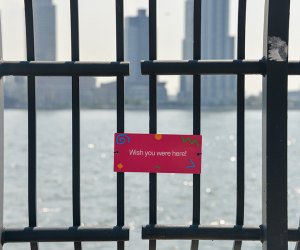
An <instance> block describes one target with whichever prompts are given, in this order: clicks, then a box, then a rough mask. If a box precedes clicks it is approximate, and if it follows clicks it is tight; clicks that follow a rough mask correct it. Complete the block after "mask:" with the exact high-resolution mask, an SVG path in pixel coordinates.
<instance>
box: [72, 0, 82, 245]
mask: <svg viewBox="0 0 300 250" xmlns="http://www.w3.org/2000/svg"><path fill="white" fill-rule="evenodd" d="M70 12H71V51H72V61H79V26H78V25H79V20H78V0H70ZM72 151H73V152H72V191H73V225H74V226H80V224H81V218H80V100H79V77H78V76H72ZM74 248H75V250H80V249H81V242H74Z"/></svg>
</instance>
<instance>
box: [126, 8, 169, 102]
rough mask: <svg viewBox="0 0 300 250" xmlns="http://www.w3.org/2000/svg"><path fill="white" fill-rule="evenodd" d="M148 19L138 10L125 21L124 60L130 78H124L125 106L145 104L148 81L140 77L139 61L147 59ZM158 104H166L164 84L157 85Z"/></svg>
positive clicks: (147, 97) (146, 78)
mask: <svg viewBox="0 0 300 250" xmlns="http://www.w3.org/2000/svg"><path fill="white" fill-rule="evenodd" d="M148 27H149V17H148V16H147V15H146V10H144V9H140V10H138V15H137V16H133V17H127V18H126V19H125V60H126V61H129V62H130V76H129V77H127V78H126V84H125V100H126V102H127V104H129V105H130V104H132V105H136V104H147V103H148V99H149V81H148V77H147V76H142V75H141V65H140V62H141V60H148V58H149V56H148V55H149V32H148ZM157 99H158V103H166V102H167V91H166V88H165V83H164V82H158V84H157Z"/></svg>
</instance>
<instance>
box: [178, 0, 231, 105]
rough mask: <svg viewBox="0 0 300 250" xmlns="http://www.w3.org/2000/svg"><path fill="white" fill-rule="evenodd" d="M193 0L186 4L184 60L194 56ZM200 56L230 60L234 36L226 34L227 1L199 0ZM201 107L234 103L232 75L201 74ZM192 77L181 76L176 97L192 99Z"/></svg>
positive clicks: (188, 0) (227, 30)
mask: <svg viewBox="0 0 300 250" xmlns="http://www.w3.org/2000/svg"><path fill="white" fill-rule="evenodd" d="M193 12H194V11H193V0H187V1H186V3H185V38H184V40H183V59H185V60H192V59H193ZM201 16H202V23H201V45H202V46H201V56H202V59H207V60H208V59H233V58H234V37H231V36H229V0H202V15H201ZM201 90H202V104H203V106H230V105H232V104H233V103H234V100H235V93H236V85H235V77H234V76H220V75H219V76H205V75H204V76H202V89H201ZM192 91H193V80H192V77H191V76H181V79H180V91H179V93H178V100H179V102H181V103H189V102H191V101H192Z"/></svg>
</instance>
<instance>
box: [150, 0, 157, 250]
mask: <svg viewBox="0 0 300 250" xmlns="http://www.w3.org/2000/svg"><path fill="white" fill-rule="evenodd" d="M156 20H157V17H156V0H149V60H156V59H157V38H156V36H157V31H156ZM156 84H157V77H156V75H150V76H149V132H150V133H151V134H156V133H157V88H156ZM156 223H157V174H155V173H150V174H149V224H150V225H155V224H156ZM149 249H150V250H155V249H156V241H155V240H150V241H149Z"/></svg>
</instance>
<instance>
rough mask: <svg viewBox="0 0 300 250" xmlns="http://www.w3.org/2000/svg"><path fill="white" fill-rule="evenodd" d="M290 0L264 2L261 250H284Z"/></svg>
mask: <svg viewBox="0 0 300 250" xmlns="http://www.w3.org/2000/svg"><path fill="white" fill-rule="evenodd" d="M289 11H290V1H289V0H266V1H265V23H264V25H265V26H264V56H265V58H266V60H267V71H266V76H265V77H264V78H263V131H262V132H263V145H262V146H263V155H262V159H263V172H262V174H263V187H262V196H263V200H262V208H263V218H262V223H263V228H264V242H263V249H264V250H271V249H272V250H287V249H288V233H287V81H288V80H287V76H288V37H289Z"/></svg>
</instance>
